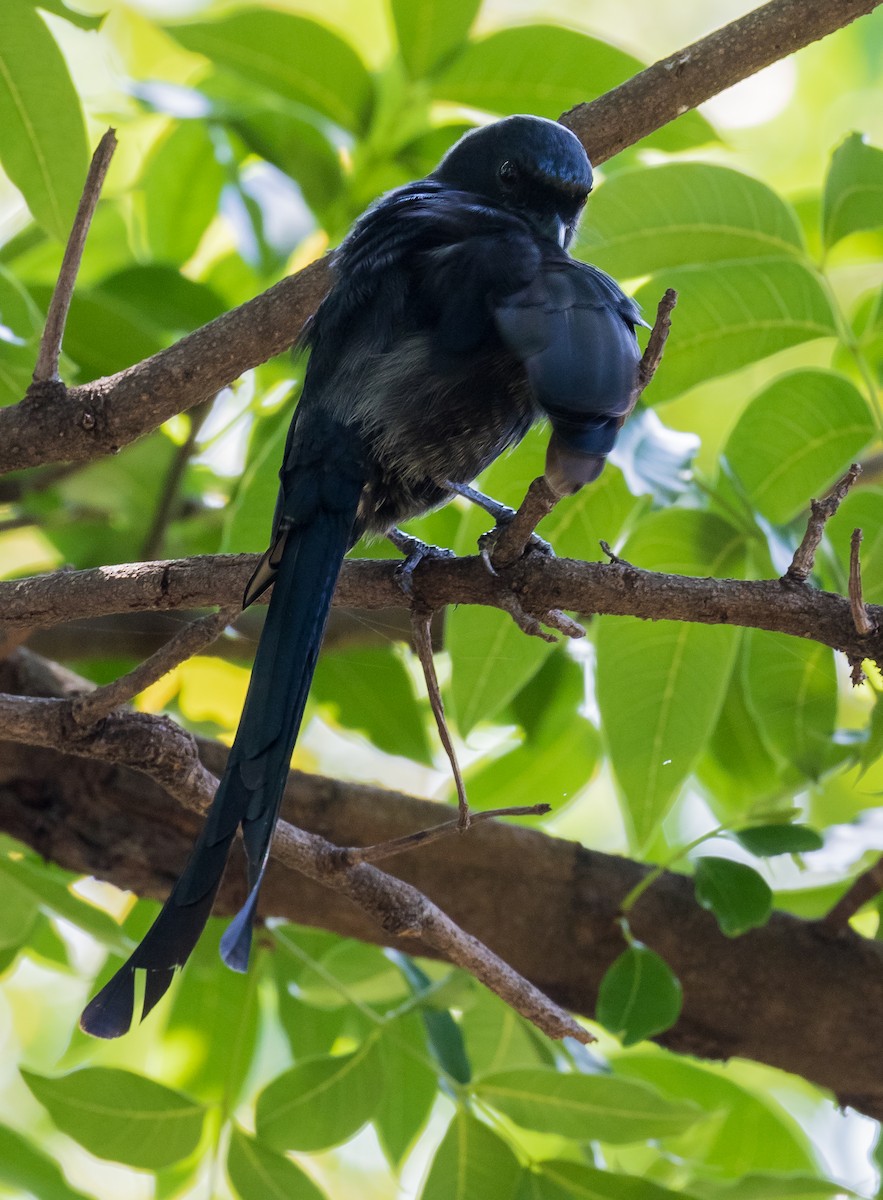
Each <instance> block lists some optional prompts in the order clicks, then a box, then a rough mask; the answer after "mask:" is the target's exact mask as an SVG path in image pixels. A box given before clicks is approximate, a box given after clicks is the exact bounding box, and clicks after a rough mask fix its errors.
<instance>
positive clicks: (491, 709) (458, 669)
mask: <svg viewBox="0 0 883 1200" xmlns="http://www.w3.org/2000/svg"><path fill="white" fill-rule="evenodd" d="M445 648H446V649H447V651H448V653H449V654H450V656H451V662H452V665H453V675H452V680H451V698H452V706H453V710H454V716H455V717H456V720H457V726H458V728H459V730H460V733H461V734H462V735H463V736H464V737H465V735H466V734H468V733H469V731H470V730H471V729H473V728H474V727H475V726H476V725H477V724H478V723H479V721H491V720H493V718H494V717H495V716H496V715H497V714H498V713H499V712H500V710H501V709H502V708H505V706H506V705H507V704H508V703H509V701H510V700H511V699H512V697H513V696H514V695H516V693H518V692H520V691H521V689H522V688H523V687H524V686H525V684H526V683H527V682H528V681H529V680H530V679H531V678H532V677H533V676H534V675H535V674H536V673H537V671H538V670H539V669H540V667H541V666H542V665H543V663H544V662H545V661H546V659H547V658H548V656H549V654H550V652H551V650H552V648H553V647H552V646H551V645H549V643H548V642H544V641H542V640H541V639H540V638H535V637H528V636H526V635H525V634H524V633H522V631H521V630H520V629H519V628H518V626H517V625H516V624H515V622H514V621H513V620H512V618H511V617H510V616H509V614H508V613H504V612H500V611H499V610H498V609H494V608H483V607H480V606H478V605H462V606H460V607H459V608H455V609H454V610H453V612H450V613H449V614H448V617H447V621H446V623H445Z"/></svg>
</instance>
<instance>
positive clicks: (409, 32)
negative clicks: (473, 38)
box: [392, 0, 481, 79]
mask: <svg viewBox="0 0 883 1200" xmlns="http://www.w3.org/2000/svg"><path fill="white" fill-rule="evenodd" d="M480 7H481V0H420V3H419V4H415V3H414V0H392V15H393V19H394V21H395V26H396V33H397V34H398V38H399V47H400V49H401V52H402V58H403V59H404V60H405V66H406V67H407V68H408V72H409V73H410V75H411V76H412V77H413V78H414V79H422V78H424V76H426V75H429V74H430V73H431V72H432V70H433V69H434V68H435V67H437V66H438V65H439V64H440V63H443V62H444V61H445V60H446V59H448V58H450V57H451V55H452V54H453V53H454V52H455V51H456V50H458V49H459V48H460V46H462V45H463V43H464V42H465V40H466V37H467V34H468V33H469V26H470V25H471V24H472V22H473V21H474V20H475V17H476V15H477V14H478V10H479V8H480Z"/></svg>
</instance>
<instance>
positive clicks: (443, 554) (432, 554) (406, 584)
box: [386, 526, 457, 600]
mask: <svg viewBox="0 0 883 1200" xmlns="http://www.w3.org/2000/svg"><path fill="white" fill-rule="evenodd" d="M386 537H387V539H388V540H389V541H390V542H392V544H393V545H394V546H395V548H396V550H400V551H401V552H402V554H404V556H405V561H404V562H403V563H401V564H400V565H399V566H398V567H396V579H397V580H398V583H399V586H400V587H401V589H402V591H403V592H404V593H405V595H406V596H407V597H408V599H409V600H410V599H411V597H412V595H413V593H414V586H413V577H414V572H415V570H416V569H417V567H418V566H419V565H420V563H422V562H423V560H424V559H425V558H435V559H450V558H456V557H457V556H456V554H455V553H454V551H453V550H446V549H445V548H444V547H443V546H431V545H430V544H429V543H428V542H422V541H421V540H420V538H416V537H414V536H413V535H412V534H410V533H405V531H404V530H403V529H399V528H397V527H396V526H393V528H392V529H390V530H388V531H387V534H386Z"/></svg>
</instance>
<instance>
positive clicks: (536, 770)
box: [466, 655, 601, 810]
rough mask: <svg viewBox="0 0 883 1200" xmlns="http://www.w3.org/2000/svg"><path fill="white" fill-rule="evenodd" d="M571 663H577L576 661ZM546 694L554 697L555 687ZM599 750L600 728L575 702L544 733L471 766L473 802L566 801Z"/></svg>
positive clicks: (469, 781)
mask: <svg viewBox="0 0 883 1200" xmlns="http://www.w3.org/2000/svg"><path fill="white" fill-rule="evenodd" d="M558 657H561V658H563V657H564V656H563V655H560V656H559V655H553V656H552V658H550V659H547V665H548V664H549V663H550V662H553V661H554V660H555V659H556V658H558ZM572 665H573V666H574V667H575V668H576V664H575V663H573V664H572ZM576 669H577V670H579V669H578V668H576ZM544 672H545V668H541V669H540V671H539V672H538V674H537V676H536V677H535V678H539V676H541V675H543V674H544ZM580 674H581V673H580ZM532 682H533V680H531V683H532ZM528 686H530V684H529V685H528ZM546 694H547V697H548V699H549V700H550V701H551V702H552V703H554V701H555V699H556V698H557V692H555V691H549V692H547V693H546ZM516 699H517V697H516ZM600 750H601V745H600V736H599V734H598V731H597V729H595V727H594V725H592V724H591V723H590V722H589V721H587V720H586V718H585V717H584V716H583V715H582V714H581V713H579V712H577V711H576V708H575V707H574V709H573V710H572V711H571V712H570V713H565V714H563V715H562V718H561V721H560V723H559V724H558V725H557V728H556V729H555V731H554V732H553V733H552V732H550V733H549V734H548V735H546V736H545V737H543V738H542V739H531V738H527V739H525V741H524V743H523V744H522V745H520V746H517V747H516V748H515V749H514V750H510V751H509V753H508V754H503V755H501V756H500V757H498V758H495V759H493V760H492V761H491V762H489V763H484V764H482V765H481V766H480V767H479V768H478V769H476V770H473V771H470V772H469V773H468V775H467V777H466V789H467V791H468V793H469V803H470V805H471V806H472V807H473V808H475V809H479V810H484V809H488V808H501V807H505V806H508V805H522V804H523V805H530V804H539V803H548V804H552V805H554V806H558V805H561V804H566V803H567V802H568V801H569V800H571V799H572V798H573V797H574V795H575V794H576V793H577V792H578V791H579V790H580V788H582V787H584V786H585V785H586V784H587V783H588V782H589V780H590V779H591V777H592V775H593V773H594V771H595V768H596V767H597V765H598V761H599V759H600V757H601V754H600Z"/></svg>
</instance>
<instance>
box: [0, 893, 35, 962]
mask: <svg viewBox="0 0 883 1200" xmlns="http://www.w3.org/2000/svg"><path fill="white" fill-rule="evenodd" d="M39 911H40V909H39V904H38V902H37V898H36V896H35V895H34V893H33V891H32V890H31V889H30V888H27V887H22V886H21V885H20V884H18V883H16V881H15V879H13V878H11V877H10V876H8V875H6V876H4V877H2V878H0V952H2V951H4V950H7V949H9V948H10V947H12V946H21V945H22V944H23V943H24V942H26V941H27V940H28V937H29V936H30V933H31V930H32V929H33V928H34V925H35V924H36V922H37V916H38V914H39Z"/></svg>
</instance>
